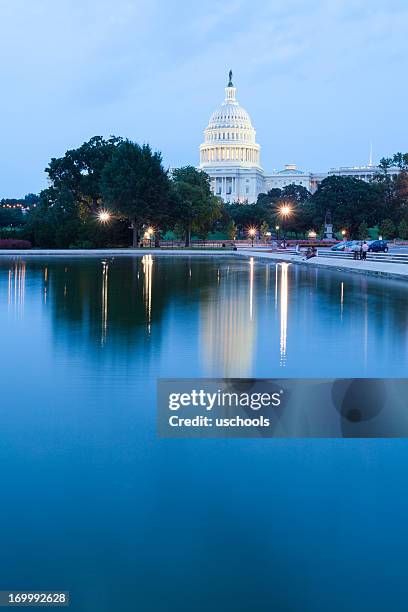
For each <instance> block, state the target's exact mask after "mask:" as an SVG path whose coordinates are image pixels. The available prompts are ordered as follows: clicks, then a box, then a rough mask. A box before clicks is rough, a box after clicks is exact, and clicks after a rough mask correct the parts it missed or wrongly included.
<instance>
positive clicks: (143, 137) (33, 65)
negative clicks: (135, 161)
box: [0, 0, 408, 197]
mask: <svg viewBox="0 0 408 612" xmlns="http://www.w3.org/2000/svg"><path fill="white" fill-rule="evenodd" d="M0 23H1V26H2V27H1V31H2V35H1V38H0V74H1V90H2V94H1V96H0V122H1V124H0V125H1V149H0V197H13V196H14V197H16V196H21V195H24V194H25V193H27V192H31V191H33V192H37V191H39V190H40V189H41V188H43V187H44V186H46V178H45V175H44V172H43V170H44V167H45V166H46V165H47V163H48V160H49V159H50V157H51V156H59V155H62V154H63V153H64V152H65V150H66V149H67V148H72V147H76V146H79V145H80V144H81V143H82V142H84V141H85V140H87V139H89V138H90V137H91V136H93V135H96V134H102V135H109V134H116V135H121V136H126V137H128V138H130V139H132V140H135V141H138V142H149V143H150V144H151V145H152V146H153V148H155V149H159V150H161V151H162V153H163V158H164V163H165V165H166V166H177V165H184V164H189V163H192V164H196V163H198V147H199V145H200V142H201V140H202V136H203V134H202V131H203V129H204V127H205V126H206V124H207V122H208V119H209V116H210V114H211V112H212V111H213V110H214V109H215V108H216V107H217V106H218V104H219V103H221V102H222V100H223V95H224V90H223V88H224V86H225V85H226V80H227V73H228V70H229V69H230V68H232V70H233V71H234V81H235V84H236V86H237V88H238V99H239V101H240V102H241V104H242V105H243V106H244V107H245V108H246V109H247V110H248V111H249V113H250V115H251V117H252V120H253V123H254V125H255V128H256V129H257V138H258V141H259V143H260V144H261V146H262V157H261V160H262V165H263V167H264V168H265V170H267V171H268V170H271V169H273V168H280V167H282V166H283V164H284V163H296V164H298V166H299V167H301V168H303V169H307V170H309V169H310V170H314V171H324V170H326V169H328V168H329V167H332V166H337V165H346V164H363V163H365V162H367V160H368V155H369V146H370V144H369V143H370V140H372V141H373V146H374V159H378V158H379V157H381V156H383V155H388V154H392V153H393V152H395V151H399V150H403V151H408V121H407V120H406V117H405V109H406V107H407V92H408V86H407V56H408V54H407V46H408V44H407V32H408V6H407V4H406V1H405V0H404V1H402V0H388V1H387V2H386V3H385V2H383V1H381V2H380V1H378V0H371V1H370V2H368V1H366V0H354V1H353V2H351V1H345V0H342V1H337V0H330V1H327V0H326V2H322V1H316V0H309V1H302V2H301V1H298V0H282V1H281V0H276V1H273V2H271V1H265V0H263V1H258V0H252V2H248V1H243V0H224V1H223V2H219V1H213V0H207V1H206V2H191V0H190V1H185V0H148V1H147V0H145V1H144V2H140V1H139V0H132V1H130V0H115V1H113V0H110V1H109V2H108V1H107V0H58V2H56V1H55V0H52V1H51V0H36V1H35V2H33V1H31V0H2V1H1V3H0Z"/></svg>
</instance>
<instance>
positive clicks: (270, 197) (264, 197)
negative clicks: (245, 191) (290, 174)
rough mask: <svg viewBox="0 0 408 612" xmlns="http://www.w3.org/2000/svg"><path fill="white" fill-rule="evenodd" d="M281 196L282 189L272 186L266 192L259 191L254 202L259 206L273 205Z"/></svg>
mask: <svg viewBox="0 0 408 612" xmlns="http://www.w3.org/2000/svg"><path fill="white" fill-rule="evenodd" d="M281 197H282V191H281V190H280V189H277V188H274V189H270V190H269V191H268V192H267V193H260V194H259V195H258V198H257V200H256V203H257V204H258V205H260V206H264V207H266V206H268V205H271V204H272V205H274V204H276V202H277V201H278V200H279V199H280V198H281Z"/></svg>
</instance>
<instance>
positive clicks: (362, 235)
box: [358, 221, 368, 240]
mask: <svg viewBox="0 0 408 612" xmlns="http://www.w3.org/2000/svg"><path fill="white" fill-rule="evenodd" d="M358 237H359V239H360V240H365V239H366V238H367V237H368V225H367V223H366V222H365V221H362V222H361V223H360V225H359V228H358Z"/></svg>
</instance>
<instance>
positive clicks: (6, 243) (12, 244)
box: [0, 238, 31, 249]
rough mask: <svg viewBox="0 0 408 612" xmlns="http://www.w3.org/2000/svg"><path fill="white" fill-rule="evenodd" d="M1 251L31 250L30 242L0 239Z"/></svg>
mask: <svg viewBox="0 0 408 612" xmlns="http://www.w3.org/2000/svg"><path fill="white" fill-rule="evenodd" d="M0 249H31V242H29V241H28V240H14V239H13V238H3V239H2V240H1V239H0Z"/></svg>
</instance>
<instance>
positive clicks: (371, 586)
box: [0, 254, 408, 612]
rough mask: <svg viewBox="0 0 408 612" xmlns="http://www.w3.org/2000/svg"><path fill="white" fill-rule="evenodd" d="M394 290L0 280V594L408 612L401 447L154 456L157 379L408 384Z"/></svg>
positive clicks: (293, 280) (270, 275) (340, 444)
mask: <svg viewBox="0 0 408 612" xmlns="http://www.w3.org/2000/svg"><path fill="white" fill-rule="evenodd" d="M407 304H408V283H404V282H400V281H391V280H379V279H375V278H371V277H369V276H367V277H365V276H362V275H361V276H360V275H357V274H355V275H353V274H345V273H340V272H332V271H325V270H322V269H317V268H312V267H310V268H308V267H304V266H296V265H289V264H286V263H282V264H277V265H275V264H274V263H271V262H267V261H260V260H255V259H252V258H245V257H242V258H241V257H230V256H223V257H218V258H217V257H211V258H205V257H200V256H193V257H184V256H183V257H176V256H151V255H149V254H146V255H144V256H143V257H142V256H140V257H130V256H129V257H107V258H105V259H102V258H100V257H87V258H79V257H77V258H75V257H72V258H63V257H55V258H48V259H47V258H41V257H38V256H35V257H27V258H25V259H24V258H14V259H13V258H8V257H5V256H3V255H2V256H1V259H0V337H1V348H2V360H1V387H0V388H1V402H0V411H1V412H0V431H1V438H0V440H1V443H0V466H1V467H0V470H1V480H2V496H1V504H0V519H1V525H2V528H3V529H2V532H3V533H2V545H1V547H0V576H1V578H0V590H4V589H36V590H38V589H43V590H45V589H47V590H53V589H57V590H69V591H70V592H71V601H72V603H71V607H70V609H72V610H74V611H81V612H82V611H84V612H85V611H87V612H94V611H95V612H113V611H115V612H117V611H119V612H122V611H124V612H127V611H128V610H129V611H134V610H143V612H144V611H150V610H152V611H154V612H155V611H156V610H157V611H163V612H164V611H166V612H168V611H171V612H172V611H173V610H175V611H176V610H177V611H178V612H179V611H180V612H184V611H189V612H190V611H192V610H194V611H198V612H201V610H210V609H211V610H222V611H223V612H229V611H230V610H231V612H232V611H234V612H235V611H241V610H242V611H248V610H251V611H252V610H255V611H257V610H262V611H263V610H265V611H266V610H268V611H269V610H271V609H274V610H277V611H280V610H285V611H286V610H288V611H292V610H293V611H296V612H297V611H298V610H299V611H302V612H304V611H308V610H310V611H312V610H313V611H314V612H316V611H320V610H322V611H326V610H328V609H331V610H344V609H347V610H353V611H354V610H370V611H377V610H378V611H380V610H381V611H384V610H391V609H392V610H393V612H395V611H399V610H401V611H402V610H405V599H406V596H407V595H408V587H407V586H406V580H405V549H406V546H407V540H408V538H407V527H406V514H407V511H408V499H407V495H406V493H405V480H406V478H405V471H406V468H405V463H406V461H407V459H408V453H407V449H406V447H407V443H406V442H405V441H404V440H392V441H386V440H367V441H359V440H354V441H352V440H319V441H313V440H308V441H307V440H298V441H284V440H283V441H282V440H281V441H276V440H158V439H157V437H156V412H155V410H156V407H155V393H156V380H157V378H158V377H159V376H162V377H209V376H217V377H227V376H230V377H246V376H256V377H275V376H279V377H282V376H294V377H326V376H327V377H342V376H346V377H360V376H362V377H366V376H367V377H406V373H407V372H408V309H407Z"/></svg>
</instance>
